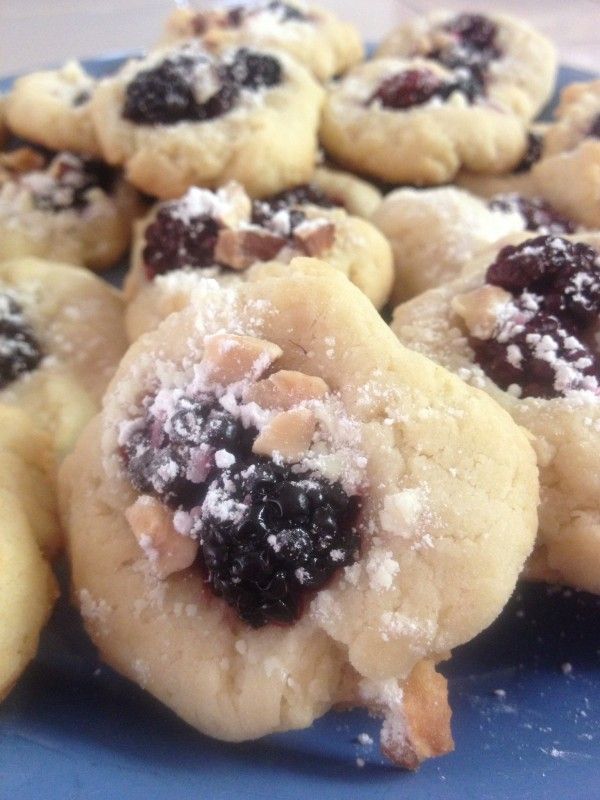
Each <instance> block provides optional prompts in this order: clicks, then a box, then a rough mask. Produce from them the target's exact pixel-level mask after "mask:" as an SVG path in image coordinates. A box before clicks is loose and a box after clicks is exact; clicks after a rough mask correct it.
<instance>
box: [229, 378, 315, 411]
mask: <svg viewBox="0 0 600 800" xmlns="http://www.w3.org/2000/svg"><path fill="white" fill-rule="evenodd" d="M328 391H329V387H328V386H327V384H326V383H325V381H324V380H322V378H317V377H316V375H305V374H304V373H303V372H296V370H291V369H281V370H279V372H274V373H273V374H272V375H269V377H268V378H265V379H264V380H262V381H258V383H253V384H251V385H250V386H249V387H248V389H247V390H246V392H245V394H244V402H246V403H256V404H257V405H259V406H260V407H261V408H269V409H272V408H277V409H282V410H287V409H289V408H292V407H293V406H297V405H298V404H299V403H303V402H305V401H306V400H319V399H320V398H321V397H323V396H324V395H326V394H327V392H328Z"/></svg>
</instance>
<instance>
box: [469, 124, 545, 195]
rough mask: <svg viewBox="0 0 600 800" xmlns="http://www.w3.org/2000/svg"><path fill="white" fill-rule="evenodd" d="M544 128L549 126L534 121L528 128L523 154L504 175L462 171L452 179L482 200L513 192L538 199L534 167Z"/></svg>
mask: <svg viewBox="0 0 600 800" xmlns="http://www.w3.org/2000/svg"><path fill="white" fill-rule="evenodd" d="M547 129H548V123H545V122H537V123H535V125H532V126H531V128H530V129H529V132H528V134H527V149H526V150H525V154H524V155H523V157H522V159H521V161H520V162H519V163H518V164H517V166H516V167H515V168H514V169H513V170H512V171H511V172H507V173H506V174H504V175H485V174H479V175H478V174H476V173H474V172H467V171H465V170H461V172H459V173H458V175H457V176H456V178H455V183H456V185H457V186H460V187H461V188H463V189H467V190H468V191H469V192H473V194H477V195H480V196H481V197H492V195H495V194H505V193H507V192H515V193H516V194H519V195H521V196H522V197H535V196H539V193H540V190H539V188H538V186H537V184H536V181H535V179H534V177H533V166H534V164H536V163H537V162H538V161H539V160H540V159H541V158H542V154H543V150H544V136H545V134H546V130H547Z"/></svg>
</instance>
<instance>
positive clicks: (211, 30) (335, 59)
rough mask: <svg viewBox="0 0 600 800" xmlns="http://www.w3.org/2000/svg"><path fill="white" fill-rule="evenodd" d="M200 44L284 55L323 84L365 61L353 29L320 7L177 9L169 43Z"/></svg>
mask: <svg viewBox="0 0 600 800" xmlns="http://www.w3.org/2000/svg"><path fill="white" fill-rule="evenodd" d="M190 38H198V39H200V41H201V42H202V44H204V45H205V46H206V47H208V48H212V47H221V46H223V45H227V46H234V45H235V46H239V45H251V46H252V47H258V48H263V47H265V48H267V49H270V48H273V49H275V50H283V51H284V52H286V53H289V55H291V56H293V57H294V58H295V59H296V61H298V62H299V63H300V64H302V65H303V66H305V67H306V68H307V69H309V70H310V71H311V72H312V73H313V74H314V75H315V77H316V78H318V80H320V81H326V80H328V79H329V78H333V77H334V76H336V75H341V74H342V73H344V72H345V71H346V70H347V69H348V68H349V67H351V66H353V65H354V64H356V63H357V62H358V61H362V58H363V45H362V42H361V38H360V35H359V33H358V31H357V30H356V28H355V27H354V26H353V25H350V24H349V23H347V22H342V21H341V20H339V19H338V18H337V17H336V16H335V15H334V14H332V13H331V12H330V11H328V10H327V9H325V8H321V6H317V5H312V4H308V3H304V2H291V3H287V2H285V3H284V2H278V0H275V2H273V0H263V1H261V0H258V2H256V1H255V2H253V3H247V4H245V5H244V6H241V5H239V6H233V7H229V9H224V8H216V9H215V8H213V9H207V10H203V11H198V10H197V9H191V8H177V9H176V10H175V11H173V13H172V14H171V16H170V17H169V19H168V21H167V25H166V31H165V41H167V42H171V41H174V40H175V41H176V40H178V39H190Z"/></svg>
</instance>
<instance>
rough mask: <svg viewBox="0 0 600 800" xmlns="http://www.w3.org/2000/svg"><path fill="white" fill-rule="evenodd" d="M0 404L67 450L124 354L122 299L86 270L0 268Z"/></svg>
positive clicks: (27, 262) (42, 264)
mask: <svg viewBox="0 0 600 800" xmlns="http://www.w3.org/2000/svg"><path fill="white" fill-rule="evenodd" d="M0 319H1V320H2V324H1V326H0V328H1V335H0V340H1V342H0V345H1V346H0V403H4V404H10V405H16V406H19V407H20V408H21V409H23V410H24V411H26V412H28V414H29V415H30V416H31V418H32V420H33V421H34V423H35V424H36V425H37V426H38V427H40V428H42V429H43V430H45V431H47V432H48V433H49V434H50V435H51V436H52V437H53V439H54V441H55V443H56V447H57V450H59V451H60V452H61V453H64V452H66V451H67V450H68V449H69V448H70V447H71V446H72V444H73V442H74V441H75V439H76V437H77V435H78V433H79V431H80V430H81V429H82V427H83V426H84V425H85V423H86V422H87V421H88V419H89V418H90V417H91V416H93V414H94V413H95V412H96V410H97V409H98V407H99V405H100V400H101V398H102V395H103V393H104V389H105V388H106V385H107V384H108V382H109V380H110V378H111V377H112V374H113V372H114V370H115V368H116V366H117V364H118V363H119V360H120V358H121V356H122V354H123V352H124V351H125V348H126V337H125V331H124V325H123V307H122V301H121V298H120V295H119V293H118V292H116V291H115V290H114V289H112V288H111V287H110V286H108V285H107V284H106V283H105V282H104V281H101V280H99V279H98V278H96V277H94V276H93V275H91V274H90V273H89V272H87V271H86V270H81V269H78V268H77V267H72V266H70V265H67V264H58V263H53V262H46V261H41V260H38V259H36V258H21V259H14V260H12V261H4V262H2V263H0Z"/></svg>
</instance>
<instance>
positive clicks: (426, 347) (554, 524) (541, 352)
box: [392, 234, 600, 593]
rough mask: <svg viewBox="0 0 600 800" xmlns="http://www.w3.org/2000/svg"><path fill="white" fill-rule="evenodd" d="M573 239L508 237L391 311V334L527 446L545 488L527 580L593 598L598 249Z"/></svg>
mask: <svg viewBox="0 0 600 800" xmlns="http://www.w3.org/2000/svg"><path fill="white" fill-rule="evenodd" d="M570 239H571V240H570V241H569V240H568V239H565V238H562V237H536V238H533V239H532V238H531V237H530V236H529V237H525V236H523V235H520V236H518V237H515V238H514V240H513V242H514V244H513V245H509V246H505V247H504V248H503V249H502V250H500V252H498V250H497V248H495V249H492V250H490V251H489V252H488V253H487V254H482V255H480V256H478V257H477V258H476V259H475V260H474V261H473V262H472V263H471V265H470V266H469V268H468V270H466V271H465V273H466V274H464V275H463V276H462V277H459V278H457V279H456V280H454V281H452V282H450V283H447V284H445V285H443V286H440V287H439V288H437V289H432V290H431V291H429V292H426V293H425V294H422V295H421V296H420V297H417V298H415V299H414V300H411V301H409V302H408V303H404V304H403V305H401V306H399V307H398V308H397V309H396V310H395V312H394V320H393V323H392V328H393V330H394V332H395V333H396V334H397V336H398V338H399V339H400V341H401V342H402V343H403V344H405V345H406V346H407V347H410V348H412V349H414V350H416V351H418V352H420V353H422V354H423V355H426V356H427V357H429V358H432V359H434V360H435V361H437V362H438V363H439V364H441V365H442V366H444V367H446V368H447V369H450V370H452V372H454V373H456V374H457V375H459V376H460V377H462V378H463V380H465V381H467V382H468V383H471V384H472V385H474V386H476V387H477V388H479V389H483V390H484V391H485V392H487V393H488V394H489V395H490V396H491V397H492V398H493V399H494V400H496V401H497V402H498V403H499V404H500V405H502V406H503V407H504V408H505V409H506V410H507V411H509V412H510V414H512V416H513V418H514V419H515V421H516V422H517V423H519V424H520V425H522V426H523V427H525V428H526V429H527V430H528V431H529V433H530V434H531V436H532V441H533V444H534V447H535V450H536V453H537V459H538V465H539V468H540V480H541V487H542V488H541V505H540V527H539V531H538V539H537V548H536V551H535V553H534V556H533V558H532V559H531V561H530V564H529V568H528V571H526V573H525V574H526V575H528V576H530V577H538V578H542V579H546V580H549V581H550V582H562V583H566V584H570V585H572V586H576V587H579V588H582V589H586V590H588V591H592V592H596V593H600V506H599V503H598V497H599V496H600V491H599V489H600V486H599V484H598V481H599V476H600V470H599V468H598V453H599V452H600V438H599V436H600V434H599V431H600V403H599V397H600V391H599V388H598V387H599V386H600V380H599V378H600V369H599V366H598V365H599V363H600V359H599V357H598V351H597V344H595V343H594V338H593V335H591V334H590V330H591V331H593V330H595V328H596V326H597V320H598V309H599V308H600V255H599V254H600V237H599V236H598V235H592V234H588V235H586V236H583V235H578V236H574V237H570ZM507 287H511V288H510V289H509V288H507Z"/></svg>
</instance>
